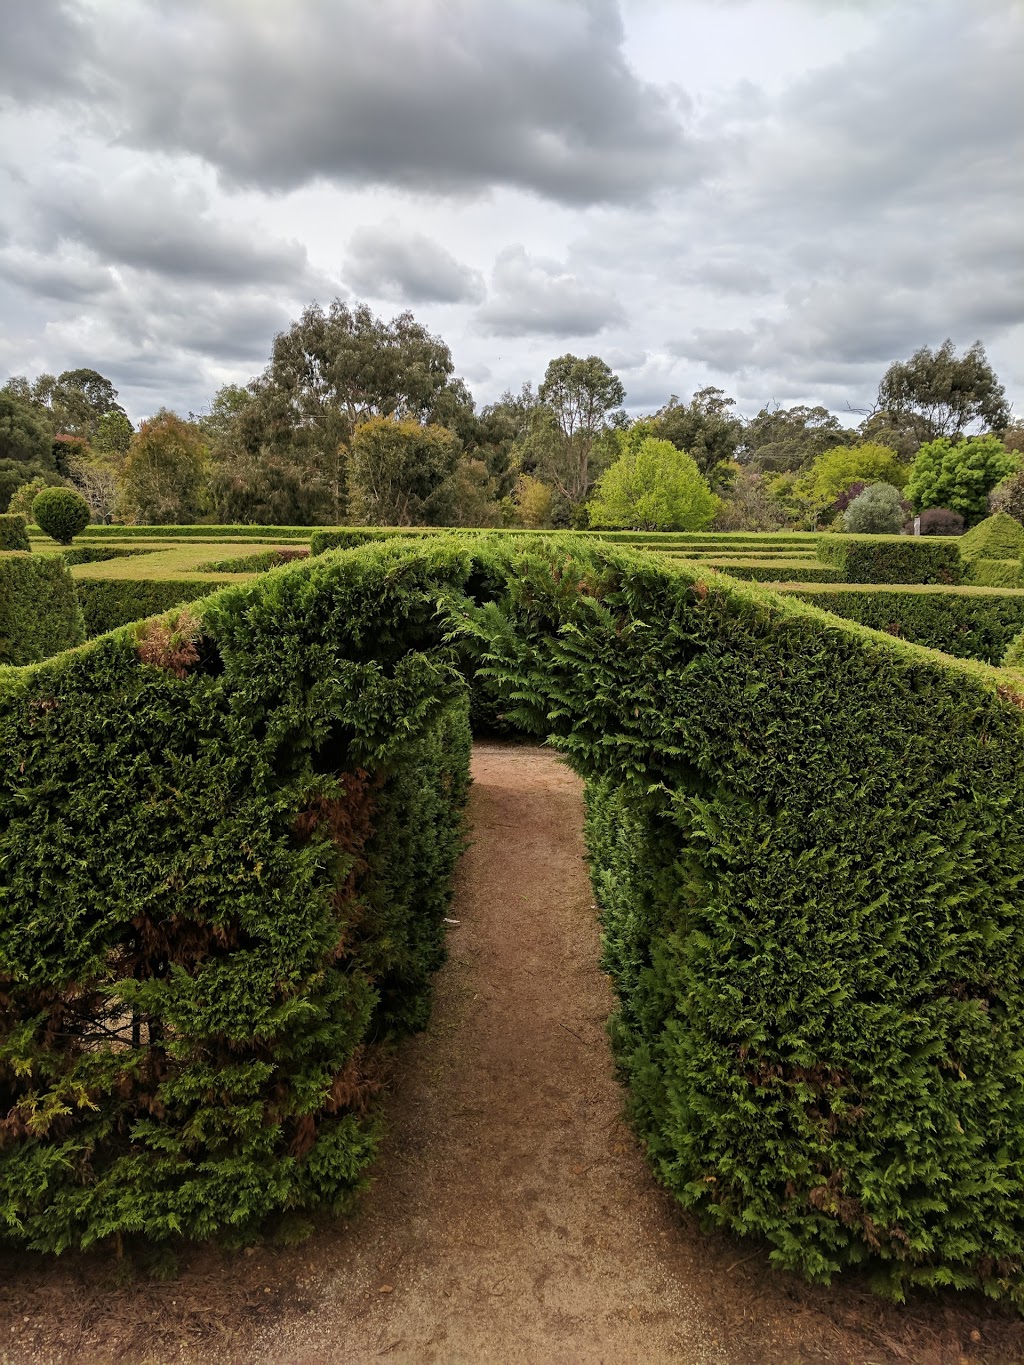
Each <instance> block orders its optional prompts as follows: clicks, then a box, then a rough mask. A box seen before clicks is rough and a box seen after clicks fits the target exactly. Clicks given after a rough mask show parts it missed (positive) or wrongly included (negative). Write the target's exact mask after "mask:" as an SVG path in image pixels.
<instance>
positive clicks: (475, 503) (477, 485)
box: [452, 459, 501, 526]
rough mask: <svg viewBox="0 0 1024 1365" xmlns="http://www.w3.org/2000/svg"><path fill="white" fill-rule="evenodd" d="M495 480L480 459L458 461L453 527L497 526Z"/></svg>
mask: <svg viewBox="0 0 1024 1365" xmlns="http://www.w3.org/2000/svg"><path fill="white" fill-rule="evenodd" d="M497 492H498V481H497V480H496V479H495V478H494V477H493V476H492V475H491V474H490V473H488V470H487V466H486V464H484V462H483V460H468V459H460V460H459V462H458V465H457V466H456V469H455V505H454V511H453V516H452V525H454V526H500V525H501V503H500V502H499V501H498V497H497Z"/></svg>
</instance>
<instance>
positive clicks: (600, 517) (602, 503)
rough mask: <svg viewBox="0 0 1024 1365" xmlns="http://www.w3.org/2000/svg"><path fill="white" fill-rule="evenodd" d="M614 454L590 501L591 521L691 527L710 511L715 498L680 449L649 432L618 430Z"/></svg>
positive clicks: (675, 528) (610, 524)
mask: <svg viewBox="0 0 1024 1365" xmlns="http://www.w3.org/2000/svg"><path fill="white" fill-rule="evenodd" d="M619 446H620V449H621V451H622V453H621V455H620V456H619V458H618V459H617V460H616V461H615V463H614V464H613V465H611V466H610V467H609V468H608V469H606V470H605V472H604V473H603V474H602V475H601V478H600V480H599V481H598V485H597V489H596V490H595V493H594V496H593V498H592V500H591V502H590V520H591V524H592V525H594V526H607V527H609V528H611V529H615V528H618V527H632V528H633V529H634V530H643V531H696V530H700V528H701V527H703V526H706V525H707V524H708V522H709V521H710V520H711V518H712V517H713V516H714V515H715V510H716V508H717V507H718V499H717V497H716V496H715V494H714V493H712V492H711V490H710V488H709V487H708V485H707V481H706V479H705V478H704V476H703V475H702V474H701V472H700V470H699V469H698V468H697V462H696V461H695V460H694V458H693V456H692V455H688V454H687V453H686V451H685V450H677V449H676V448H675V446H674V445H673V444H672V442H671V441H659V440H658V439H657V438H656V437H654V436H646V437H644V438H643V439H642V440H639V441H635V440H630V433H628V432H620V433H619Z"/></svg>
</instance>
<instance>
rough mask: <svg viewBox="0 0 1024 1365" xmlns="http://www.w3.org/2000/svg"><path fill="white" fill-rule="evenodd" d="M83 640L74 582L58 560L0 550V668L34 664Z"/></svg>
mask: <svg viewBox="0 0 1024 1365" xmlns="http://www.w3.org/2000/svg"><path fill="white" fill-rule="evenodd" d="M17 520H19V521H21V520H22V519H21V518H20V517H19V518H17ZM22 525H24V522H22ZM84 639H85V627H84V622H83V620H82V611H81V608H80V607H79V604H78V598H77V596H76V594H75V584H74V580H73V579H72V577H71V574H70V573H69V572H68V569H67V565H66V564H64V562H63V560H62V559H61V557H60V556H59V555H33V554H26V553H25V552H24V551H18V550H10V551H8V550H4V551H0V664H10V665H20V664H29V663H35V662H36V661H37V660H39V659H45V658H46V657H47V656H48V655H50V654H56V653H58V652H59V651H60V650H64V649H70V648H72V646H74V645H78V644H81V642H82V641H83V640H84Z"/></svg>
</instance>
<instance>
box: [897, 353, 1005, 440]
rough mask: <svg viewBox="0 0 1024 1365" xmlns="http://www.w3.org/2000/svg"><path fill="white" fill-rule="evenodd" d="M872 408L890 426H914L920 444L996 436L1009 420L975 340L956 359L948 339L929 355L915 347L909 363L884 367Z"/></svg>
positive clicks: (998, 388) (1002, 396) (998, 387)
mask: <svg viewBox="0 0 1024 1365" xmlns="http://www.w3.org/2000/svg"><path fill="white" fill-rule="evenodd" d="M876 409H877V412H878V413H884V414H886V417H887V419H888V420H890V421H895V422H900V421H903V422H909V423H910V424H911V425H912V426H916V428H917V429H918V430H919V431H920V433H921V439H922V440H923V441H929V440H935V439H936V438H937V437H940V436H947V437H949V438H950V440H953V441H956V440H958V439H959V438H960V437H961V436H963V435H964V434H965V433H967V432H968V431H970V430H971V429H973V430H975V431H992V432H1001V431H1002V430H1003V429H1004V427H1006V426H1007V425H1008V423H1009V421H1010V406H1009V404H1008V403H1007V401H1006V392H1005V390H1004V389H1003V386H1002V384H1000V382H999V380H998V379H997V378H996V374H995V371H994V370H993V369H992V366H991V365H990V364H989V363H988V357H987V355H986V354H985V348H984V346H983V345H982V344H981V342H980V341H976V342H975V343H974V345H973V346H971V347H969V348H968V349H967V350H966V351H965V352H964V354H963V355H962V356H960V357H958V356H957V354H956V347H955V346H954V345H953V343H952V341H951V340H950V339H949V338H948V337H947V338H946V340H945V341H944V342H943V343H942V345H941V346H940V347H939V348H938V349H937V350H935V351H933V350H931V349H930V348H929V347H927V346H921V347H919V348H918V349H917V350H916V351H915V352H914V354H913V355H912V356H911V357H910V359H909V360H903V361H896V362H895V363H894V364H892V365H890V366H889V368H888V369H887V370H886V372H885V374H884V376H883V377H882V382H881V384H880V385H879V386H878V398H877V401H876ZM876 439H878V438H877V437H876Z"/></svg>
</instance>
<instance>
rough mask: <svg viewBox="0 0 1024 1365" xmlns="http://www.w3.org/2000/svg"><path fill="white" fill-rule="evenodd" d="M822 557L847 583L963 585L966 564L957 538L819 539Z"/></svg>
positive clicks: (824, 536) (820, 555) (830, 536)
mask: <svg viewBox="0 0 1024 1365" xmlns="http://www.w3.org/2000/svg"><path fill="white" fill-rule="evenodd" d="M815 550H816V552H817V555H818V558H819V559H820V560H821V561H822V563H824V564H833V565H835V566H836V568H838V569H839V571H840V574H841V581H842V582H844V583H960V582H961V581H962V580H963V575H964V565H963V562H962V560H961V558H960V549H959V546H958V544H957V540H956V538H955V537H954V536H946V537H934V538H925V537H921V536H838V535H835V536H833V535H823V536H819V537H818V539H817V541H816V542H815Z"/></svg>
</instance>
